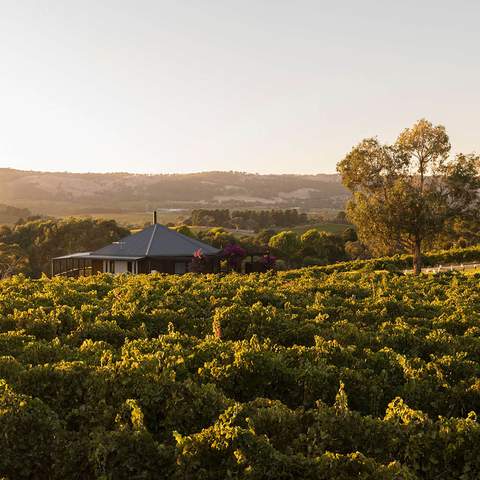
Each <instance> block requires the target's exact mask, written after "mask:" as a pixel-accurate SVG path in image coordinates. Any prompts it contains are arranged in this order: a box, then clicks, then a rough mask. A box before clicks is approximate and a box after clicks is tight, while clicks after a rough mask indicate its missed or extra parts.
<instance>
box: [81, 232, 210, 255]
mask: <svg viewBox="0 0 480 480" xmlns="http://www.w3.org/2000/svg"><path fill="white" fill-rule="evenodd" d="M199 249H200V250H202V252H203V253H204V255H216V254H218V253H220V250H219V249H218V248H214V247H212V246H210V245H207V244H205V243H202V242H200V241H198V240H195V239H193V238H190V237H187V236H186V235H183V234H182V233H179V232H176V231H175V230H171V229H170V228H167V227H164V226H163V225H159V224H155V225H152V226H150V227H148V228H146V229H145V230H142V231H141V232H138V233H135V234H133V235H129V236H128V237H125V238H122V239H121V240H120V241H118V242H115V243H112V244H111V245H107V246H106V247H103V248H100V249H99V250H96V251H95V252H91V254H90V255H91V256H92V257H93V256H95V257H113V256H114V257H142V258H143V257H192V256H193V254H194V253H195V251H196V250H199Z"/></svg>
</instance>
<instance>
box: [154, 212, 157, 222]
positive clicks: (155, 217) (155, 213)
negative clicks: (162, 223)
mask: <svg viewBox="0 0 480 480" xmlns="http://www.w3.org/2000/svg"><path fill="white" fill-rule="evenodd" d="M153 224H154V225H156V224H157V211H156V210H154V211H153Z"/></svg>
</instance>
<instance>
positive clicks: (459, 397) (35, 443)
mask: <svg viewBox="0 0 480 480" xmlns="http://www.w3.org/2000/svg"><path fill="white" fill-rule="evenodd" d="M479 285H480V275H469V276H467V275H463V274H461V273H457V272H451V273H440V274H437V275H430V276H428V275H423V276H420V277H415V276H412V275H402V274H398V273H395V272H392V273H390V272H388V271H371V272H369V271H350V272H333V273H329V272H328V273H327V272H325V271H324V270H322V268H321V267H320V268H306V269H302V270H296V271H290V272H279V273H267V274H258V275H248V276H241V275H236V274H230V275H226V276H223V277H221V276H215V275H204V276H199V275H194V274H188V275H184V276H162V275H151V276H142V275H139V276H130V277H129V276H117V277H114V276H110V275H103V276H97V277H90V278H83V279H79V280H73V279H65V278H55V279H53V280H50V279H47V278H46V277H44V278H42V279H40V280H30V279H27V278H25V277H22V276H17V277H13V278H11V279H9V280H4V281H2V282H0V452H1V454H0V477H3V478H4V479H8V480H18V479H79V480H90V479H102V480H107V479H112V480H113V479H114V480H118V479H120V480H122V479H129V480H134V479H172V480H180V479H182V480H190V479H192V480H194V479H195V480H206V479H212V480H214V479H215V480H217V479H218V480H223V479H245V480H247V479H248V480H261V479H266V480H286V479H292V480H294V479H311V480H313V479H316V480H318V479H320V480H349V479H365V480H366V479H376V480H377V479H378V480H393V479H398V480H420V479H431V480H433V479H435V480H447V479H448V480H451V479H459V480H478V478H480V455H479V454H478V452H479V448H480V424H479V422H478V420H477V416H476V413H475V412H480V366H479V363H478V359H479V358H480V289H479Z"/></svg>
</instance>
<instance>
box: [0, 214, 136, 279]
mask: <svg viewBox="0 0 480 480" xmlns="http://www.w3.org/2000/svg"><path fill="white" fill-rule="evenodd" d="M129 234H130V232H129V231H128V230H126V229H125V228H122V227H120V226H118V225H117V224H116V223H115V221H113V220H92V219H89V218H84V219H76V218H67V219H64V220H34V221H30V222H27V223H22V224H18V225H16V226H15V227H14V228H13V229H6V230H5V229H3V230H1V231H0V277H1V276H2V270H6V271H7V273H8V274H10V273H18V272H23V273H26V274H29V275H32V276H34V277H38V276H40V275H41V274H42V273H50V261H51V259H52V258H53V257H57V256H61V255H66V254H69V253H75V252H85V251H92V250H96V249H98V248H100V247H103V246H105V245H107V244H109V243H111V242H113V241H116V240H118V239H119V238H121V237H124V236H126V235H129ZM7 247H8V249H7ZM2 264H3V265H4V266H2ZM5 265H6V266H5ZM4 276H8V275H4Z"/></svg>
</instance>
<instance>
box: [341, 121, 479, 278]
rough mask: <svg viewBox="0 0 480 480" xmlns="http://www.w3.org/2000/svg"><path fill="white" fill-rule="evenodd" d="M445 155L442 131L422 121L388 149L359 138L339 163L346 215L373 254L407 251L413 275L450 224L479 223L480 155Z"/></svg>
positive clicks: (447, 144) (446, 141)
mask: <svg viewBox="0 0 480 480" xmlns="http://www.w3.org/2000/svg"><path fill="white" fill-rule="evenodd" d="M449 153H450V141H449V139H448V135H447V133H446V131H445V127H443V126H441V125H437V126H433V125H432V124H431V123H430V122H428V121H427V120H423V119H422V120H419V121H418V122H417V123H415V124H414V125H413V126H412V127H411V128H407V129H405V130H404V131H403V132H402V133H401V134H400V135H399V136H398V138H397V140H396V142H395V143H394V144H393V145H382V144H380V143H379V141H378V140H377V139H376V138H368V139H365V140H363V141H362V142H360V143H359V144H358V145H357V146H355V147H354V148H353V149H352V150H351V152H350V153H348V154H347V156H346V157H345V158H344V159H343V160H342V161H341V162H340V163H339V164H338V166H337V170H338V172H339V173H340V174H341V175H342V182H343V184H344V185H345V186H346V187H347V188H348V189H350V190H351V191H352V193H353V197H352V199H351V200H350V202H349V203H348V207H347V214H348V217H349V218H350V219H351V221H352V222H353V223H354V224H355V225H356V227H357V231H358V235H359V238H360V240H361V241H362V242H363V243H364V244H366V245H367V246H368V247H369V249H370V250H371V251H372V253H374V254H376V255H385V254H392V253H402V252H405V251H410V252H412V253H413V260H414V262H413V263H414V270H415V273H416V274H418V273H420V271H421V267H422V264H421V253H422V247H424V246H425V244H426V243H430V244H431V243H434V242H435V240H436V239H438V237H439V236H441V235H442V234H444V233H445V231H446V230H447V228H446V227H447V226H448V225H449V224H451V222H452V221H454V220H471V219H472V218H477V219H478V211H479V196H478V189H479V187H480V176H479V171H478V168H479V165H480V157H478V156H476V155H474V154H472V155H463V154H459V155H457V156H456V157H455V158H454V159H449Z"/></svg>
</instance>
